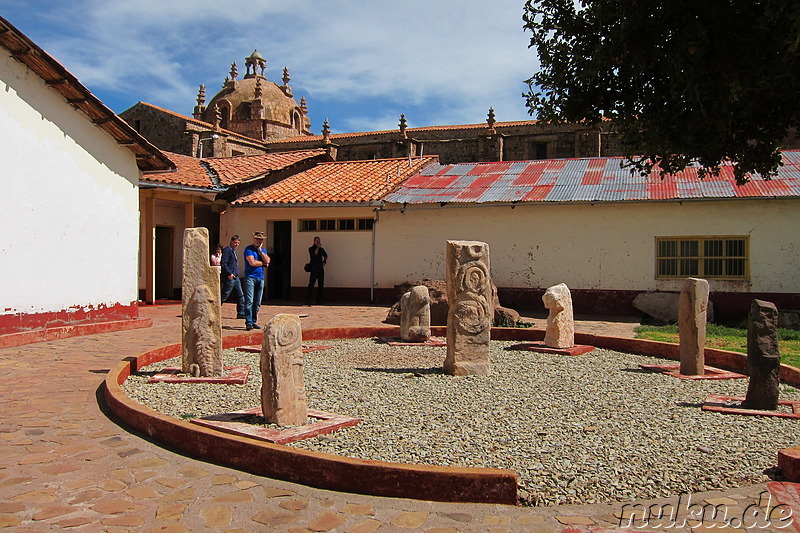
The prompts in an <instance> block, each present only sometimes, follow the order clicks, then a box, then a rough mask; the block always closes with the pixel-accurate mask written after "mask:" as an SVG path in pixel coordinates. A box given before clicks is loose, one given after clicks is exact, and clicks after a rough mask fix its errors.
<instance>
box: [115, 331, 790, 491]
mask: <svg viewBox="0 0 800 533" xmlns="http://www.w3.org/2000/svg"><path fill="white" fill-rule="evenodd" d="M307 343H308V344H324V345H331V346H333V348H331V349H329V350H324V351H317V352H311V353H308V354H306V356H305V381H306V389H307V395H308V405H309V407H310V408H312V409H317V410H321V411H329V412H334V413H339V414H346V415H350V416H354V417H359V418H362V419H363V421H362V422H361V423H360V424H358V425H356V426H354V427H351V428H347V429H344V430H341V431H338V432H335V433H332V434H330V435H323V436H320V437H316V438H312V439H308V440H304V441H300V442H296V443H293V444H291V446H296V447H298V448H304V449H309V450H315V451H319V452H324V453H329V454H336V455H344V456H349V457H356V458H362V459H375V460H381V461H392V462H400V463H420V464H434V465H445V466H447V465H451V466H477V467H496V468H509V469H512V470H515V471H516V472H517V474H518V476H519V484H520V489H521V490H520V494H521V496H522V497H523V499H524V500H527V501H528V502H529V503H531V504H533V505H555V504H564V503H584V504H588V503H600V502H608V501H615V500H618V501H630V500H640V499H650V498H660V497H669V496H674V495H675V494H679V493H684V492H695V491H707V490H715V489H726V488H731V487H738V486H742V485H747V484H752V483H758V482H763V481H766V480H768V477H767V475H766V473H765V471H770V470H771V469H773V467H774V466H775V465H776V461H777V460H776V454H777V451H778V450H779V449H782V448H786V447H791V446H796V445H798V443H799V442H798V441H800V439H799V438H798V435H800V432H798V427H799V425H800V421H797V420H786V419H779V418H769V417H753V416H733V415H723V414H718V413H710V412H704V411H701V410H700V407H699V405H700V404H701V403H702V402H703V401H704V400H705V398H706V396H708V395H709V394H728V395H738V396H744V394H745V392H746V390H747V380H746V379H735V380H694V381H688V380H687V381H681V380H679V379H675V378H672V377H669V376H664V375H660V374H655V373H651V372H648V371H643V370H641V369H639V367H638V365H639V364H640V363H645V364H659V363H665V364H669V363H674V361H669V360H665V359H657V358H653V357H645V356H637V355H630V354H624V353H619V352H615V351H611V350H603V349H595V350H594V351H593V352H591V353H589V354H586V355H583V356H577V357H569V356H558V355H548V354H537V353H532V352H522V351H509V350H506V349H505V348H506V347H508V346H510V345H512V344H515V342H509V341H492V365H493V372H492V375H491V376H466V377H453V376H446V375H444V374H442V372H441V365H442V362H443V361H444V357H445V350H446V348H444V347H392V346H388V345H386V344H383V343H380V342H378V341H377V340H376V339H342V340H326V341H308V342H307ZM224 357H225V365H243V364H246V365H250V366H251V374H250V379H249V381H248V383H247V384H246V385H211V384H191V385H189V384H166V383H156V384H148V383H146V380H147V378H148V377H149V375H150V374H151V373H152V372H153V371H155V370H158V369H160V368H163V367H165V366H180V358H176V359H171V360H167V361H163V362H160V363H156V364H153V365H151V366H149V367H146V368H144V369H143V370H142V372H140V373H139V374H137V375H134V376H131V377H130V378H128V380H127V381H126V382H125V383H124V385H123V389H124V390H125V392H126V393H127V394H128V395H129V396H130V397H131V398H132V399H134V400H136V401H138V402H140V403H142V404H144V405H147V406H149V407H151V408H153V409H155V410H156V411H159V412H161V413H164V414H168V415H171V416H174V417H176V418H184V419H185V418H191V417H194V416H198V417H199V416H207V415H213V414H219V413H225V412H230V411H236V410H240V409H246V408H250V407H255V406H258V405H259V404H260V391H261V375H260V372H259V368H258V367H259V364H258V363H259V354H255V353H244V352H240V351H237V350H226V351H225V355H224ZM781 399H800V394H799V393H798V390H797V389H795V388H792V387H789V386H786V385H781Z"/></svg>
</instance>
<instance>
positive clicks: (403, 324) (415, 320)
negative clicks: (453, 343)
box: [400, 285, 431, 342]
mask: <svg viewBox="0 0 800 533" xmlns="http://www.w3.org/2000/svg"><path fill="white" fill-rule="evenodd" d="M400 337H401V338H402V339H403V340H404V341H406V342H426V341H427V340H428V339H430V338H431V296H430V292H429V291H428V287H426V286H425V285H417V286H416V287H412V288H411V290H410V291H408V292H406V293H405V294H404V295H403V296H402V297H401V298H400Z"/></svg>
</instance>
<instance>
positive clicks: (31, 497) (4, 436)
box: [0, 304, 797, 533]
mask: <svg viewBox="0 0 800 533" xmlns="http://www.w3.org/2000/svg"><path fill="white" fill-rule="evenodd" d="M233 312H234V309H233V305H232V304H225V306H224V313H223V314H224V317H225V318H224V319H223V320H224V327H225V329H224V334H226V335H229V334H234V333H240V332H242V331H244V323H243V321H242V320H235V319H233V318H232V314H233ZM280 312H291V313H295V314H301V315H303V314H306V315H308V316H307V317H304V318H303V319H302V321H303V324H304V327H318V326H345V325H349V326H369V325H379V324H381V321H382V320H383V318H384V317H385V316H386V312H387V308H386V307H380V306H336V305H331V306H314V307H304V306H273V305H267V306H265V307H263V308H262V314H261V322H262V323H263V322H265V321H266V320H268V319H269V318H270V316H272V315H274V314H276V313H280ZM140 314H141V316H142V317H145V318H152V319H153V320H154V325H153V327H151V328H145V329H136V330H129V331H121V332H115V333H106V334H101V335H88V336H84V337H74V338H70V339H63V340H58V341H52V342H43V343H38V344H31V345H27V346H20V347H15V348H6V349H2V350H0V375H2V376H3V379H2V380H0V413H2V418H0V528H9V529H10V530H14V531H62V530H67V531H81V532H82V531H91V532H95V531H109V532H112V531H113V532H117V531H145V532H151V531H152V532H155V531H163V532H180V531H226V532H244V531H269V532H272V531H286V532H306V531H316V532H322V531H341V532H348V533H369V532H373V531H378V532H406V531H427V532H430V533H445V532H458V531H486V532H488V531H491V532H506V531H507V532H516V531H569V532H577V531H604V530H607V529H615V530H617V529H616V527H615V526H616V525H617V524H619V523H620V516H622V518H623V521H627V520H628V517H629V514H625V510H626V509H628V510H630V509H632V507H630V506H629V507H627V508H624V507H623V504H620V503H616V504H608V505H591V506H563V507H553V508H526V507H514V506H503V505H486V504H448V503H435V502H425V501H415V500H403V499H394V498H379V497H370V496H361V495H354V494H347V493H337V492H330V491H325V490H319V489H313V488H309V487H305V486H301V485H295V484H292V483H288V482H283V481H277V480H273V479H268V478H262V477H258V476H254V475H251V474H247V473H243V472H239V471H236V470H232V469H229V468H225V467H221V466H217V465H213V464H208V463H204V462H201V461H197V460H194V459H190V458H188V457H185V456H182V455H178V454H175V453H173V452H171V451H170V450H168V449H165V448H163V447H161V446H159V445H158V444H157V443H153V442H149V441H148V440H146V439H144V438H142V437H141V436H139V435H137V434H134V433H131V432H130V431H129V430H127V429H126V428H125V427H124V426H120V425H118V424H117V423H115V422H114V420H113V419H111V418H109V417H108V416H107V415H106V414H105V413H104V412H103V403H102V401H101V400H99V399H98V390H99V387H100V385H101V382H102V380H103V378H104V376H105V374H106V373H107V371H108V370H109V369H110V368H111V367H112V366H113V365H114V364H115V363H116V362H118V361H119V360H120V359H122V358H124V357H127V356H132V355H138V354H140V353H142V352H145V351H147V350H149V349H152V348H155V347H157V346H161V345H164V344H169V343H175V342H179V340H180V318H179V315H180V306H176V305H163V306H148V307H143V308H142V309H141V312H140ZM535 323H536V326H537V327H541V323H542V322H541V319H536V320H535ZM635 325H636V324H635V323H634V321H623V322H608V321H606V322H604V321H599V320H587V321H579V323H578V324H577V330H578V331H586V332H605V333H606V334H610V335H615V336H632V334H633V328H634V327H635ZM781 487H783V488H786V487H788V489H789V490H790V491H791V490H794V488H795V487H796V486H794V485H789V484H785V485H781ZM765 491H766V485H755V486H750V487H744V488H741V489H738V490H733V491H727V492H726V493H713V494H712V493H707V494H696V495H692V496H691V497H692V498H693V499H692V503H700V504H705V503H709V504H712V505H723V506H725V507H726V508H727V509H729V510H730V514H729V518H730V517H731V516H736V513H738V515H741V514H742V512H743V511H744V510H745V509H748V508H749V509H750V510H752V509H755V507H752V505H753V504H757V503H760V504H761V506H762V507H764V506H767V505H771V506H772V507H774V506H775V504H776V501H775V500H769V493H768V492H765ZM793 494H794V495H795V497H796V496H797V491H796V490H795V491H794V492H793ZM678 498H679V497H678V495H676V496H675V498H673V499H671V500H662V501H661V503H665V504H672V505H673V506H675V507H679V504H680V505H684V504H687V501H686V495H684V496H683V500H681V501H679V500H678ZM647 503H648V505H649V504H650V503H653V502H647ZM749 506H750V507H749ZM687 507H688V505H687ZM795 507H796V504H795ZM665 509H668V508H665ZM615 513H616V515H615ZM776 517H777V516H776V515H774V516H773V518H776ZM634 518H635V517H634ZM685 518H686V515H685V513H684V514H683V515H682V514H681V509H678V513H677V515H676V516H675V519H676V520H673V522H676V521H677V522H678V523H677V526H681V525H683V526H684V527H672V528H669V529H667V530H669V531H689V530H691V528H690V526H692V525H697V526H698V527H695V528H694V529H693V531H697V532H699V531H716V530H717V529H719V528H718V527H717V528H714V529H707V528H708V526H713V525H719V524H714V523H712V522H710V521H709V520H710V519H708V520H706V521H705V523H704V524H703V525H698V523H697V522H693V521H691V520H690V521H688V522H681V520H684V519H685ZM716 520H717V522H719V520H720V517H719V516H718V517H717V519H716ZM752 520H753V521H754V520H755V518H754V519H752ZM665 525H666V526H669V525H673V526H674V525H676V524H674V523H672V524H671V523H669V520H668V519H667V517H666V516H664V517H663V518H662V520H661V521H660V522H658V521H655V522H654V521H653V520H651V521H650V522H649V524H648V525H647V526H646V527H645V528H643V529H639V530H640V531H641V530H651V529H662V528H664V527H665ZM731 525H739V524H738V523H737V522H732V523H731ZM773 525H774V524H773ZM794 527H795V526H794V524H792V525H791V526H790V527H789V528H787V529H788V530H792V529H793V528H794ZM627 529H629V530H630V529H633V528H631V527H628V528H627ZM769 529H770V528H767V530H769ZM787 529H783V531H786V530H787ZM764 530H765V529H763V528H762V529H761V531H764ZM775 530H778V529H775Z"/></svg>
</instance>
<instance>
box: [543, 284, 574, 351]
mask: <svg viewBox="0 0 800 533" xmlns="http://www.w3.org/2000/svg"><path fill="white" fill-rule="evenodd" d="M542 301H543V302H544V306H545V307H546V308H547V309H549V310H550V314H548V315H547V329H546V330H545V334H544V345H545V346H547V347H548V348H572V347H573V346H575V321H574V319H573V316H572V294H571V293H570V292H569V288H568V287H567V286H566V285H565V284H564V283H559V284H558V285H553V286H552V287H550V288H549V289H547V290H546V291H545V293H544V295H542Z"/></svg>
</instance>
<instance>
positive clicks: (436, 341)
mask: <svg viewBox="0 0 800 533" xmlns="http://www.w3.org/2000/svg"><path fill="white" fill-rule="evenodd" d="M380 341H381V342H383V343H386V344H388V345H389V346H447V341H446V340H445V339H443V338H441V337H431V338H430V339H428V340H426V341H425V342H408V341H404V340H403V339H402V338H400V337H380Z"/></svg>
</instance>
